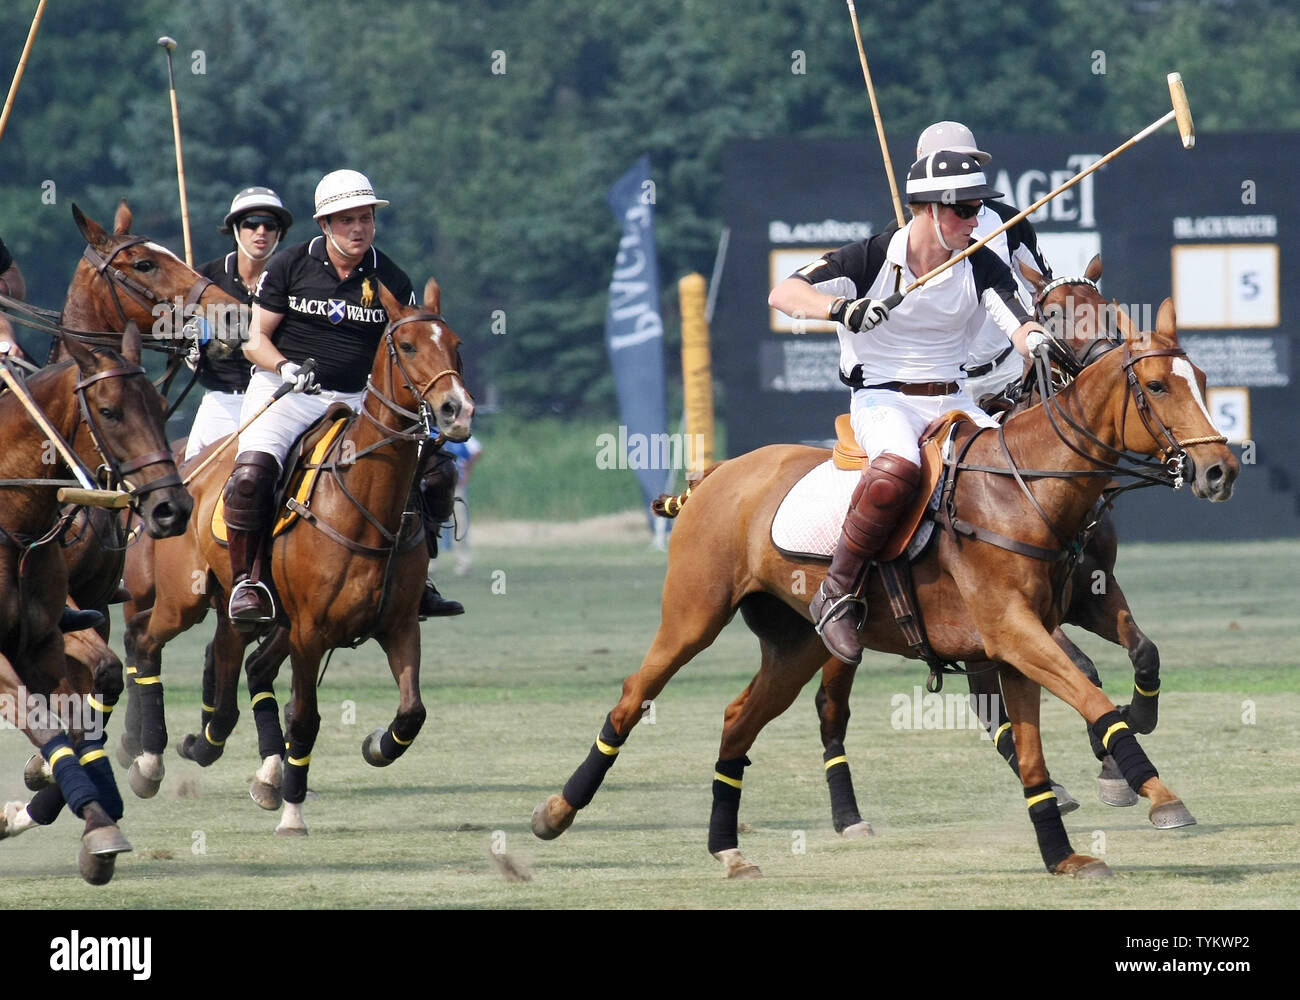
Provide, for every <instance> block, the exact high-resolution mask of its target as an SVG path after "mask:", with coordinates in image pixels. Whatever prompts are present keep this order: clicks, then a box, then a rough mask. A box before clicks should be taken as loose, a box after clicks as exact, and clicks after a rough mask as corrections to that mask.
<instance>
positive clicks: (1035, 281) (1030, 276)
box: [1019, 261, 1047, 292]
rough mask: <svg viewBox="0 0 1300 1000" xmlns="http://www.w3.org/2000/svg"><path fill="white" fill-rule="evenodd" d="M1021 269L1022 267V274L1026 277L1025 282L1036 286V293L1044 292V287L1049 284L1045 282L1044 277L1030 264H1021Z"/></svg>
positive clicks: (1022, 262)
mask: <svg viewBox="0 0 1300 1000" xmlns="http://www.w3.org/2000/svg"><path fill="white" fill-rule="evenodd" d="M1019 267H1020V273H1021V274H1023V275H1024V276H1025V280H1026V281H1028V282H1029V283H1030V284H1031V285H1033V286H1034V291H1036V292H1041V291H1042V290H1043V286H1044V285H1045V284H1047V282H1046V281H1044V280H1043V276H1042V275H1041V274H1039V273H1038V272H1037V271H1035V270H1034V269H1033V268H1032V267H1030V266H1029V265H1028V264H1026V263H1025V262H1024V261H1021V262H1020V264H1019Z"/></svg>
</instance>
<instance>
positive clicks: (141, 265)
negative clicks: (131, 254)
mask: <svg viewBox="0 0 1300 1000" xmlns="http://www.w3.org/2000/svg"><path fill="white" fill-rule="evenodd" d="M131 266H132V267H133V268H135V269H136V270H137V271H146V272H147V271H152V270H153V269H154V268H156V267H157V266H158V265H157V264H155V263H154V262H153V261H151V260H137V261H136V262H135V263H134V264H132V265H131Z"/></svg>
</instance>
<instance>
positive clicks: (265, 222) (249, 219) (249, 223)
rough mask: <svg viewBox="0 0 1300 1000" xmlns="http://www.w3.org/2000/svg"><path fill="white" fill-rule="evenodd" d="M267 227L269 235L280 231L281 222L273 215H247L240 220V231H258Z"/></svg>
mask: <svg viewBox="0 0 1300 1000" xmlns="http://www.w3.org/2000/svg"><path fill="white" fill-rule="evenodd" d="M258 226H265V227H266V231H267V232H268V233H278V232H279V231H280V220H279V219H277V218H276V217H275V216H273V215H247V216H245V217H244V218H242V219H240V220H239V228H240V229H256V228H257V227H258Z"/></svg>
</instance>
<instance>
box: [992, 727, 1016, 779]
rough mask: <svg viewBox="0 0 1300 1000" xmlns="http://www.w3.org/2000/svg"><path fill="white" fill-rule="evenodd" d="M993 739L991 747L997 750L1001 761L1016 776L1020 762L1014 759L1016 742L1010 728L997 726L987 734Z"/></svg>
mask: <svg viewBox="0 0 1300 1000" xmlns="http://www.w3.org/2000/svg"><path fill="white" fill-rule="evenodd" d="M989 735H990V736H992V737H993V746H994V747H996V748H997V751H998V753H1000V754H1001V755H1002V759H1003V760H1005V761H1006V762H1007V764H1008V765H1010V767H1011V770H1013V771H1014V772H1015V773H1016V775H1017V776H1019V774H1020V760H1019V758H1017V757H1016V740H1015V736H1014V735H1012V732H1011V727H1010V726H1005V725H1004V726H999V727H997V728H995V729H994V730H992V732H990V734H989Z"/></svg>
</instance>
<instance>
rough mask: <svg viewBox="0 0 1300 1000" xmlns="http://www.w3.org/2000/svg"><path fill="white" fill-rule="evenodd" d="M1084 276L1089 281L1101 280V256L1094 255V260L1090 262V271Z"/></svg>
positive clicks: (1084, 273)
mask: <svg viewBox="0 0 1300 1000" xmlns="http://www.w3.org/2000/svg"><path fill="white" fill-rule="evenodd" d="M1083 276H1084V277H1085V278H1087V279H1088V280H1089V281H1097V280H1099V279H1100V278H1101V254H1099V253H1097V254H1093V255H1092V260H1090V261H1088V269H1087V270H1086V271H1084V272H1083Z"/></svg>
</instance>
